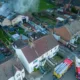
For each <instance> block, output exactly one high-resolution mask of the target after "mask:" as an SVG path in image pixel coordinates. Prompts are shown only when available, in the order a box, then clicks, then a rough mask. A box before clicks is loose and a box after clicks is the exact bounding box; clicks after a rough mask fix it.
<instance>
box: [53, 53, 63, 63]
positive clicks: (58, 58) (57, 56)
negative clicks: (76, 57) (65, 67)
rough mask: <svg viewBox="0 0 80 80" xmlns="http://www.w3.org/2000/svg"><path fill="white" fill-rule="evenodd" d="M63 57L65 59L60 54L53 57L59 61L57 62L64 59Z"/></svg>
mask: <svg viewBox="0 0 80 80" xmlns="http://www.w3.org/2000/svg"><path fill="white" fill-rule="evenodd" d="M63 59H64V58H63V57H62V56H60V55H58V54H57V55H56V56H54V57H53V60H54V61H55V62H57V63H59V62H61V61H63Z"/></svg>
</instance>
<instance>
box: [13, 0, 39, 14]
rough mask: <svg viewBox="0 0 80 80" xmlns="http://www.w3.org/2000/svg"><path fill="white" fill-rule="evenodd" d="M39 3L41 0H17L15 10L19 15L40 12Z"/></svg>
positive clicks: (14, 4) (14, 5)
mask: <svg viewBox="0 0 80 80" xmlns="http://www.w3.org/2000/svg"><path fill="white" fill-rule="evenodd" d="M13 1H14V0H13ZM39 2H40V0H16V1H14V2H13V8H14V11H15V12H18V13H25V12H27V11H31V12H35V11H37V10H38V7H39Z"/></svg>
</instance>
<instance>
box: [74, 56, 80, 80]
mask: <svg viewBox="0 0 80 80" xmlns="http://www.w3.org/2000/svg"><path fill="white" fill-rule="evenodd" d="M75 69H76V78H77V79H78V80H80V59H79V58H78V57H75Z"/></svg>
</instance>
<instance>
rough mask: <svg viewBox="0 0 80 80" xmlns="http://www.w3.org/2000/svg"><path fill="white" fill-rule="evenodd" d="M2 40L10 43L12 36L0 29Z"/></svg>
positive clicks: (0, 38)
mask: <svg viewBox="0 0 80 80" xmlns="http://www.w3.org/2000/svg"><path fill="white" fill-rule="evenodd" d="M0 40H2V41H3V42H4V43H5V44H8V43H9V42H11V41H12V40H11V38H10V37H9V36H8V35H7V34H5V33H4V31H3V30H2V29H0Z"/></svg>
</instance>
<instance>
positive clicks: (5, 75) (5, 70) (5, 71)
mask: <svg viewBox="0 0 80 80" xmlns="http://www.w3.org/2000/svg"><path fill="white" fill-rule="evenodd" d="M16 65H17V68H18V67H19V70H22V69H23V66H22V64H21V62H20V61H19V60H18V59H17V58H16V57H15V56H13V57H11V58H10V59H9V60H7V61H5V62H3V63H2V64H0V80H8V79H9V78H11V77H12V76H14V74H15V72H16V69H15V67H14V69H13V66H16ZM13 70H14V71H13Z"/></svg>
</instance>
